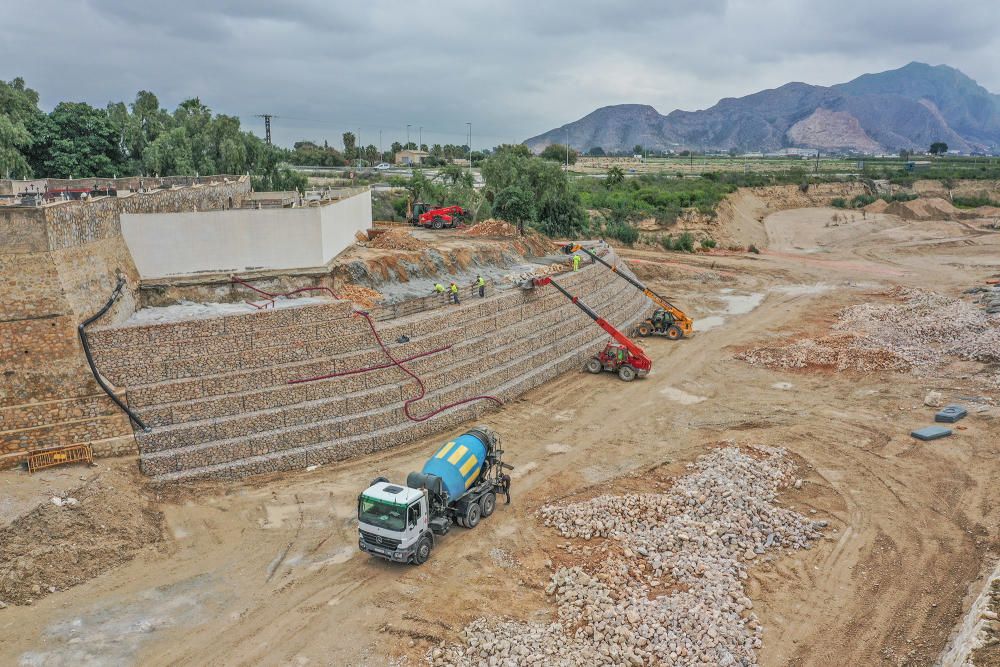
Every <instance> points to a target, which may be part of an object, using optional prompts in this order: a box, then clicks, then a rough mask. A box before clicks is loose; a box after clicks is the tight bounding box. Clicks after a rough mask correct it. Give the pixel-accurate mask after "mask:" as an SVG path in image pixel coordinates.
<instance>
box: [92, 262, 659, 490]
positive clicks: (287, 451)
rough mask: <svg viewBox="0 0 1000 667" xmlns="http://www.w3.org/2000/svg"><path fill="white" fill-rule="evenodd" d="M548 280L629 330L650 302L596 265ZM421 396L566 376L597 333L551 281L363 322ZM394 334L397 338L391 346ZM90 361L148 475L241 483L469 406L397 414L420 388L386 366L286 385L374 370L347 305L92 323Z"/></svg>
mask: <svg viewBox="0 0 1000 667" xmlns="http://www.w3.org/2000/svg"><path fill="white" fill-rule="evenodd" d="M559 280H560V282H561V283H562V284H564V286H565V287H567V289H570V290H571V291H573V292H574V293H577V294H579V295H580V296H581V298H582V299H583V300H584V301H586V303H587V304H588V305H590V306H591V307H593V308H594V309H595V310H597V312H599V313H601V314H602V315H604V316H605V317H606V318H608V319H609V320H610V321H612V322H613V323H615V324H616V325H620V326H627V325H629V324H631V323H634V322H635V321H637V320H638V319H639V318H640V317H642V316H644V315H645V314H647V312H648V311H649V310H650V307H651V304H650V302H649V301H648V300H647V299H646V298H645V297H644V296H643V295H642V294H641V293H639V292H638V291H637V290H635V289H634V288H632V287H631V286H629V285H628V284H627V283H626V282H625V281H624V280H623V279H621V278H617V277H614V276H613V275H611V274H609V273H608V271H607V270H606V269H604V268H603V267H593V266H588V267H585V268H584V269H583V270H581V271H580V272H578V273H573V274H564V276H563V277H561V278H560V279H559ZM376 326H377V327H378V330H379V333H380V335H381V336H382V338H383V340H384V341H385V342H386V343H387V344H388V345H389V347H390V350H391V351H392V353H393V355H394V356H395V357H396V358H405V357H409V356H413V355H416V354H421V353H424V352H428V351H431V350H434V349H436V348H438V347H440V346H441V345H442V344H446V343H444V342H445V341H446V342H451V343H453V346H452V347H451V348H450V349H448V350H445V351H441V352H438V353H436V354H433V355H430V356H425V357H422V358H420V359H416V360H413V361H411V362H408V363H407V366H408V367H409V368H410V369H411V370H413V371H414V372H415V373H417V374H418V375H420V376H421V378H422V379H423V381H424V383H425V385H426V391H427V394H426V395H425V396H424V397H423V398H421V399H420V400H418V401H415V402H413V403H412V404H410V407H409V411H410V414H411V416H415V417H417V418H422V417H424V416H426V415H428V414H429V413H431V412H433V411H435V410H438V409H439V408H441V407H443V406H444V405H447V404H450V403H453V402H455V401H459V400H463V399H465V398H469V397H472V396H480V395H493V396H496V397H498V398H500V399H501V400H503V401H509V400H511V399H513V398H515V397H516V396H518V395H520V394H522V393H524V392H525V391H527V390H529V389H531V388H533V387H536V386H538V385H540V384H542V383H544V382H546V381H547V380H550V379H552V378H554V377H556V376H557V375H558V374H560V373H563V372H567V371H578V370H579V369H580V368H581V366H582V363H583V362H584V360H585V359H586V358H587V357H589V356H591V355H592V354H594V353H595V352H596V351H598V350H599V349H600V348H602V347H603V345H604V344H605V342H606V341H607V339H608V336H607V334H605V333H604V332H603V331H602V330H601V329H600V328H599V327H597V326H596V325H595V324H594V323H593V322H592V321H591V320H590V319H589V318H587V317H586V316H585V315H584V314H583V313H582V312H581V311H580V310H578V309H577V308H576V306H574V305H572V304H571V303H569V302H568V301H567V300H566V299H565V298H564V297H563V296H562V295H560V294H559V293H558V292H557V291H556V290H555V289H554V288H539V289H536V290H532V291H529V292H524V291H521V290H507V291H504V292H501V293H499V294H498V295H496V296H494V297H490V298H487V299H485V300H468V301H466V302H465V303H463V304H462V305H461V306H456V307H453V308H449V309H444V310H438V311H432V312H428V313H421V314H419V315H414V316H411V317H406V318H400V319H396V320H392V321H389V322H382V323H378V324H377V325H376ZM401 336H406V337H407V338H408V339H409V340H408V341H407V342H404V343H399V342H396V341H397V339H400V337H401ZM93 342H94V347H95V352H96V354H97V357H98V363H99V365H100V367H101V368H102V371H103V372H104V373H105V374H106V375H107V376H108V377H109V378H110V379H112V380H113V381H114V382H116V383H118V384H120V385H123V386H127V387H128V388H129V392H128V400H129V403H130V405H131V406H132V407H133V408H134V409H136V410H137V411H138V413H139V414H140V415H141V416H142V417H143V418H144V419H146V420H148V422H149V423H150V424H152V425H154V428H153V431H152V432H151V433H138V434H137V435H136V438H137V441H138V443H139V449H140V456H141V467H142V470H143V471H144V472H145V473H146V474H148V475H151V476H153V477H154V478H156V479H158V480H162V481H167V480H178V479H186V478H192V477H222V478H227V477H239V476H243V475H248V474H256V473H260V472H266V471H275V470H286V469H291V468H297V467H302V466H305V465H312V464H317V463H325V462H329V461H334V460H340V459H344V458H349V457H352V456H356V455H359V454H362V453H366V452H371V451H376V450H379V449H383V448H386V447H392V446H396V445H399V444H402V443H404V442H407V441H409V440H412V439H414V438H417V437H421V436H424V435H428V434H431V433H434V432H437V431H440V430H443V429H446V428H450V427H451V426H454V425H456V424H458V423H461V422H463V421H466V420H468V419H473V418H475V417H478V416H480V415H482V414H483V413H484V412H486V411H488V410H490V409H492V408H493V407H494V404H493V403H491V402H487V401H477V402H475V403H470V404H465V405H462V406H458V407H453V408H450V409H447V410H445V411H443V412H441V413H439V414H437V415H436V416H433V417H431V418H429V419H426V420H424V421H411V419H409V418H408V417H407V415H406V414H405V411H404V402H405V401H406V400H408V399H411V398H415V397H417V396H419V387H418V385H417V384H416V383H415V382H414V381H413V380H412V379H411V378H410V377H409V376H407V375H406V374H404V373H403V372H402V371H401V370H399V369H398V368H396V367H393V366H389V367H386V368H381V369H378V370H374V371H371V372H366V373H358V374H351V375H345V376H342V377H336V378H330V379H326V380H321V381H316V382H307V383H301V384H288V382H289V381H290V380H295V379H301V378H308V377H314V376H317V375H322V374H329V373H332V372H344V371H352V370H357V369H360V368H364V367H368V366H373V365H384V364H386V362H387V359H386V357H385V355H384V353H383V352H382V350H381V348H379V347H378V345H377V343H376V341H375V338H374V336H373V335H372V333H371V331H370V329H369V327H368V324H367V323H366V321H365V320H364V319H362V318H359V317H356V316H351V310H350V307H349V305H348V304H346V303H341V302H331V303H329V304H322V305H306V306H301V307H293V308H286V309H283V310H278V311H271V312H260V313H251V314H246V315H236V316H228V317H216V318H207V319H201V320H188V321H185V322H180V323H170V324H159V325H155V326H127V327H126V326H120V327H108V328H103V329H101V330H98V331H95V332H94V335H93Z"/></svg>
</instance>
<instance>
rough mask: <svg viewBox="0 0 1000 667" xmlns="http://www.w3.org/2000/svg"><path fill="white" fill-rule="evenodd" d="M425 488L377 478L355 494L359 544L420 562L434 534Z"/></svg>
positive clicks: (375, 552)
mask: <svg viewBox="0 0 1000 667" xmlns="http://www.w3.org/2000/svg"><path fill="white" fill-rule="evenodd" d="M429 514H430V513H429V507H428V502H427V492H426V491H425V490H424V489H412V488H410V487H407V486H403V485H399V484H391V483H389V482H387V481H384V480H376V481H375V482H374V483H373V484H372V485H371V486H369V487H368V488H367V489H365V491H364V492H363V493H362V494H361V495H360V496H358V528H359V540H358V546H359V547H360V548H361V550H362V551H364V552H367V553H370V554H373V555H376V556H381V557H383V558H387V559H389V560H393V561H396V562H400V563H409V562H414V563H417V564H420V563H423V562H424V561H426V560H427V558H428V557H429V556H430V552H431V547H432V546H433V544H434V538H433V535H432V533H431V529H430V516H429Z"/></svg>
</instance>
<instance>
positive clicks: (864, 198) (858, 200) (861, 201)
mask: <svg viewBox="0 0 1000 667" xmlns="http://www.w3.org/2000/svg"><path fill="white" fill-rule="evenodd" d="M873 203H875V197H873V196H872V195H858V196H857V197H855V198H854V199H852V200H851V208H861V207H863V206H868V204H873Z"/></svg>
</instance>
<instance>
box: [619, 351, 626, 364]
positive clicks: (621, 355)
mask: <svg viewBox="0 0 1000 667" xmlns="http://www.w3.org/2000/svg"><path fill="white" fill-rule="evenodd" d="M624 363H625V348H624V347H619V348H618V365H619V366H621V365H622V364H624Z"/></svg>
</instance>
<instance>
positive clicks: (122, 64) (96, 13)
mask: <svg viewBox="0 0 1000 667" xmlns="http://www.w3.org/2000/svg"><path fill="white" fill-rule="evenodd" d="M32 4H33V11H34V12H35V13H37V14H38V15H44V16H54V15H60V16H67V15H68V16H73V17H74V19H73V21H65V22H40V21H39V22H31V21H14V22H7V23H4V24H3V25H0V76H2V77H3V78H6V79H10V78H12V77H14V76H24V77H25V78H26V80H27V81H28V84H29V85H31V86H32V87H34V88H35V89H37V90H38V91H39V92H40V94H41V96H42V101H43V103H44V104H45V105H47V106H52V105H53V104H54V103H55V102H57V101H59V100H61V99H76V100H84V101H88V102H90V103H92V104H95V105H104V104H105V103H107V102H108V101H109V100H126V101H128V100H131V99H132V98H133V97H134V95H135V92H136V91H137V90H139V89H148V90H153V91H154V92H156V93H157V95H159V97H160V99H161V101H162V103H163V104H164V106H166V107H168V108H173V106H174V105H176V104H177V103H178V102H179V101H180V100H182V99H184V98H185V97H190V96H199V97H201V99H202V100H203V101H204V102H205V103H206V104H208V105H209V106H211V107H212V108H213V109H214V110H216V111H218V112H222V113H229V114H234V115H239V116H241V117H242V118H243V120H244V123H245V124H246V125H247V127H250V128H251V129H254V130H255V131H258V132H260V131H261V130H262V128H261V126H260V121H259V120H258V119H255V118H254V117H253V114H255V113H260V112H270V113H275V114H278V115H279V116H281V117H282V118H279V119H277V120H276V122H275V124H274V132H275V137H276V139H277V140H278V141H279V142H281V143H285V144H290V143H291V142H293V141H295V140H298V139H302V138H312V139H317V140H322V139H324V138H326V139H329V140H330V141H331V142H332V143H339V137H340V134H341V132H343V131H345V130H356V129H357V128H359V127H360V128H361V131H362V139H363V140H364V141H365V142H366V143H367V142H377V141H378V131H379V129H380V128H381V129H382V130H383V133H382V134H383V143H385V144H386V145H387V144H388V143H390V142H391V141H393V140H402V139H403V138H404V137H405V127H406V125H407V124H411V125H413V132H412V134H411V138H413V139H415V138H416V132H417V128H418V127H419V126H423V127H424V128H425V129H424V141H425V142H455V143H460V142H462V140H463V138H464V132H465V131H466V126H465V123H466V122H467V121H471V122H472V123H473V135H474V136H473V142H474V144H475V145H476V146H483V145H493V144H495V143H499V142H502V141H514V140H521V139H524V138H525V137H528V136H531V135H533V134H536V133H538V132H541V131H544V130H546V129H549V128H551V127H556V126H559V125H562V124H563V123H566V122H568V121H570V120H574V119H576V118H578V117H580V116H582V115H584V114H586V113H589V112H590V111H592V110H593V109H594V108H596V107H599V106H603V105H606V104H616V103H623V102H638V103H647V104H652V105H653V106H655V107H656V108H657V109H658V110H659V111H661V112H663V113H667V112H669V111H671V110H672V109H674V108H683V109H697V108H705V107H707V106H710V105H712V104H714V103H715V102H716V101H717V100H718V99H719V98H721V97H735V96H740V95H745V94H748V93H752V92H755V91H757V90H760V89H763V88H770V87H775V86H778V85H781V84H783V83H785V82H787V81H791V80H799V81H806V82H809V83H820V84H831V83H837V82H840V81H846V80H849V79H851V78H854V77H855V76H858V75H860V74H862V73H864V72H870V71H880V70H883V69H888V68H893V67H899V66H901V65H903V64H905V63H907V62H909V61H911V60H922V61H927V62H931V63H932V64H938V63H946V64H950V65H953V66H955V67H958V68H959V69H962V70H963V71H965V72H966V73H967V74H969V75H970V76H972V77H973V78H975V79H977V80H978V81H979V82H980V83H981V84H983V85H984V86H985V87H987V88H988V89H990V90H993V91H1000V70H998V69H997V68H996V67H995V66H994V64H993V54H995V53H996V52H997V51H998V49H997V47H998V46H1000V37H998V36H997V34H996V31H995V30H994V27H995V26H996V25H997V24H998V18H1000V10H998V8H997V4H996V3H995V2H993V1H992V0H960V1H956V2H950V3H935V4H930V3H914V2H904V1H903V0H886V1H883V2H871V1H870V0H868V1H865V2H862V1H861V0H841V1H840V2H837V3H820V2H799V1H796V0H753V1H752V0H729V1H728V2H727V1H724V0H701V1H698V0H679V1H674V2H669V3H660V2H651V1H649V2H639V1H634V2H607V1H606V0H604V1H598V0H576V1H570V0H555V1H545V2H543V1H538V0H536V1H535V2H526V1H524V0H517V1H513V2H496V3H488V4H487V3H477V2H458V1H454V0H449V1H437V2H433V1H430V0H415V1H412V2H388V1H378V0H375V1H370V2H367V3H350V4H348V3H344V2H329V1H323V0H289V1H286V2H273V1H271V2H265V1H264V0H243V1H239V2H238V1H236V0H223V1H221V2H211V1H205V0H200V1H199V0H174V1H173V2H170V3H163V2H148V1H137V0H75V1H70V2H57V1H56V0H38V1H36V2H34V3H32Z"/></svg>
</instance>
